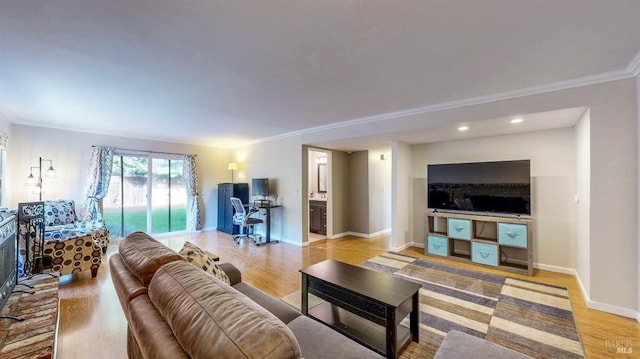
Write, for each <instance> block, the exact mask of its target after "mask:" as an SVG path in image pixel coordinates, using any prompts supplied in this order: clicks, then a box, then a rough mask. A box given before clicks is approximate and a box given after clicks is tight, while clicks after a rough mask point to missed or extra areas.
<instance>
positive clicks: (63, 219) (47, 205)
mask: <svg viewBox="0 0 640 359" xmlns="http://www.w3.org/2000/svg"><path fill="white" fill-rule="evenodd" d="M75 221H76V209H75V204H74V202H73V201H70V200H64V199H61V200H58V201H45V202H44V225H45V227H48V226H59V225H65V224H73V223H74V222H75Z"/></svg>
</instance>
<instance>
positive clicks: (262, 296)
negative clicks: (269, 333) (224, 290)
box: [233, 282, 302, 324]
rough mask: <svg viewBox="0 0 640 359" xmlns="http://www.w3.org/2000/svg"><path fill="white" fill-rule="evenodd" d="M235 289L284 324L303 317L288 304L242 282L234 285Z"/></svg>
mask: <svg viewBox="0 0 640 359" xmlns="http://www.w3.org/2000/svg"><path fill="white" fill-rule="evenodd" d="M233 288H234V289H236V290H237V291H238V292H240V293H242V294H244V295H246V296H247V297H249V298H251V300H253V301H254V302H256V303H258V304H260V306H262V307H263V308H264V309H266V310H268V311H270V312H271V313H272V314H273V315H275V316H276V317H277V318H278V319H280V320H282V321H283V322H284V324H289V322H290V321H292V320H294V319H296V318H297V317H299V316H301V315H302V313H300V312H299V311H297V310H296V309H295V308H293V307H292V306H290V305H289V304H286V303H285V302H283V301H281V300H280V299H276V298H274V297H272V296H270V295H269V294H267V293H265V292H263V291H261V290H260V289H258V288H256V287H254V286H251V285H249V284H247V283H243V282H240V283H238V284H236V285H234V286H233Z"/></svg>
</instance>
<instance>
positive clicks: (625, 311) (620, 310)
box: [587, 300, 640, 322]
mask: <svg viewBox="0 0 640 359" xmlns="http://www.w3.org/2000/svg"><path fill="white" fill-rule="evenodd" d="M587 307H589V309H595V310H599V311H601V312H607V313H611V314H615V315H619V316H622V317H627V318H631V319H636V320H638V317H639V316H640V313H638V312H636V311H635V310H633V309H629V308H624V307H619V306H617V305H611V304H607V303H600V302H596V301H593V300H587ZM638 321H639V322H640V320H638Z"/></svg>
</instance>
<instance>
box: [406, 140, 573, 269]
mask: <svg viewBox="0 0 640 359" xmlns="http://www.w3.org/2000/svg"><path fill="white" fill-rule="evenodd" d="M573 133H574V130H573V128H565V129H558V130H550V131H541V132H531V133H524V134H518V135H510V136H495V137H485V138H477V139H470V140H461V141H449V142H439V143H432V144H424V145H415V146H412V158H413V161H412V176H413V178H414V179H422V178H425V177H426V172H427V165H428V164H440V163H460V162H482V161H504V160H521V159H529V160H531V177H532V183H531V184H532V186H531V187H532V188H531V192H532V193H531V202H532V203H531V207H532V213H531V215H532V217H533V218H534V226H533V233H534V242H533V253H534V254H533V260H534V263H537V264H540V265H543V266H546V267H549V266H551V267H553V268H560V270H563V271H565V272H566V271H570V269H569V268H575V230H574V228H575V216H574V214H573V213H574V211H573V205H572V201H573V194H574V193H575V145H574V134H573ZM414 201H416V202H417V203H418V206H417V207H418V208H421V209H422V213H423V215H422V217H421V218H422V220H423V223H416V224H415V226H414V228H417V227H418V226H420V225H422V228H424V211H426V209H427V203H426V198H425V197H415V196H414ZM423 231H424V229H423ZM423 233H424V232H422V233H417V235H415V236H414V241H418V240H423V238H424V234H423Z"/></svg>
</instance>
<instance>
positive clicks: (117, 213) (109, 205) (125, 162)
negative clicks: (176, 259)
mask: <svg viewBox="0 0 640 359" xmlns="http://www.w3.org/2000/svg"><path fill="white" fill-rule="evenodd" d="M182 171H183V160H182V157H181V156H171V155H162V156H155V154H154V156H149V155H147V154H144V155H138V154H114V156H113V167H112V173H111V179H110V181H109V190H108V193H107V196H106V197H105V198H104V199H103V213H104V216H103V217H104V221H105V225H106V226H107V228H109V230H110V231H111V235H112V236H114V237H124V236H126V235H128V234H130V233H132V232H135V231H143V232H147V233H152V234H161V233H168V232H176V231H184V230H186V204H187V194H186V189H185V186H184V181H183V176H182Z"/></svg>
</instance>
